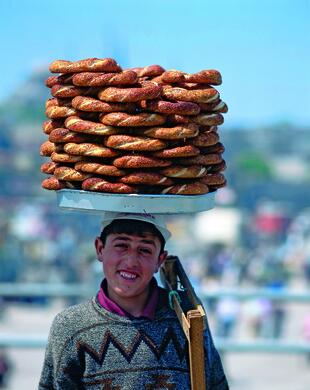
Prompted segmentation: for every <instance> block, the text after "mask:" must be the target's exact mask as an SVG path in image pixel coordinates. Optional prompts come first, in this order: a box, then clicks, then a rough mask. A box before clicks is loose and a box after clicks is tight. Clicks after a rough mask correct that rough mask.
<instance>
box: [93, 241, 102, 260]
mask: <svg viewBox="0 0 310 390" xmlns="http://www.w3.org/2000/svg"><path fill="white" fill-rule="evenodd" d="M95 248H96V253H97V259H98V261H100V262H102V261H103V249H104V245H103V243H102V241H101V239H100V238H99V237H97V238H96V240H95Z"/></svg>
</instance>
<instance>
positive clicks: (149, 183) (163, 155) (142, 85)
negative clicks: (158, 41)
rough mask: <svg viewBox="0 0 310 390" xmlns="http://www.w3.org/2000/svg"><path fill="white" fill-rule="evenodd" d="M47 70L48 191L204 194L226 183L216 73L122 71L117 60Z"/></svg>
mask: <svg viewBox="0 0 310 390" xmlns="http://www.w3.org/2000/svg"><path fill="white" fill-rule="evenodd" d="M50 71H51V72H52V73H53V74H54V75H51V76H50V77H48V79H47V80H46V86H47V87H48V88H50V91H51V98H50V99H48V100H47V102H46V105H45V109H46V111H45V112H46V116H47V118H48V119H47V120H46V121H45V122H44V123H43V126H42V128H43V132H44V133H45V134H46V135H47V140H46V141H45V142H43V144H42V145H41V148H40V154H41V156H44V157H47V158H49V161H47V162H44V163H43V164H42V165H41V172H43V173H45V174H46V175H48V177H47V178H46V179H44V180H43V182H42V187H43V188H45V189H48V190H59V189H63V188H70V189H83V190H87V191H95V192H107V193H124V194H130V193H137V194H171V195H199V194H206V193H208V192H210V191H214V190H217V189H218V188H220V187H223V186H224V185H225V184H226V179H225V177H224V175H223V171H224V170H225V168H226V164H225V161H224V159H223V158H222V154H223V153H224V150H225V149H224V146H223V144H222V143H221V140H220V134H219V131H218V127H219V126H220V125H221V124H222V123H223V121H224V118H223V114H224V113H226V112H227V110H228V109H227V105H226V104H225V103H224V102H223V101H222V100H221V99H220V95H219V92H218V91H217V90H216V89H215V87H214V86H217V85H220V84H221V82H222V79H221V75H220V73H219V72H218V71H216V70H203V71H200V72H197V73H192V74H188V73H185V72H182V71H178V70H168V71H166V70H165V69H163V68H162V67H161V66H159V65H151V66H145V67H140V68H131V69H124V70H123V69H122V68H121V66H120V65H119V64H117V62H116V61H115V60H114V59H112V58H104V59H98V58H88V59H85V60H80V61H73V62H71V61H65V60H56V61H54V62H53V63H52V64H51V65H50ZM55 74H57V75H55Z"/></svg>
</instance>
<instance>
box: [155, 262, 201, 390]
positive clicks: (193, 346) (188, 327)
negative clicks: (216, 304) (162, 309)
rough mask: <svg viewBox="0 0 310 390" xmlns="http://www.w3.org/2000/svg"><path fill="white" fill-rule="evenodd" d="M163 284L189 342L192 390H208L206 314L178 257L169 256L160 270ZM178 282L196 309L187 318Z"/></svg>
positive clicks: (188, 313) (190, 311)
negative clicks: (178, 290) (205, 349)
mask: <svg viewBox="0 0 310 390" xmlns="http://www.w3.org/2000/svg"><path fill="white" fill-rule="evenodd" d="M160 274H161V279H162V282H163V283H164V284H165V286H166V288H168V290H169V292H170V294H171V293H172V295H170V296H171V297H172V298H171V301H172V306H173V308H174V310H175V312H176V315H177V317H178V319H179V322H180V324H181V326H182V329H183V331H184V334H185V336H186V338H187V340H188V350H189V363H190V377H191V388H192V390H202V389H206V380H205V365H204V364H205V363H204V339H203V338H204V337H203V331H204V326H205V321H204V319H205V312H204V309H203V306H202V303H201V301H200V300H199V298H198V297H197V295H196V293H195V290H194V289H193V287H192V285H191V283H190V281H189V279H188V277H187V275H186V273H185V271H184V269H183V267H182V264H181V262H180V260H179V259H178V257H176V256H169V257H168V258H167V260H166V261H165V263H164V265H163V266H162V267H161V270H160ZM178 280H179V281H180V283H181V284H182V286H183V287H184V288H185V291H186V293H187V295H188V298H189V300H190V302H191V303H192V305H193V307H194V309H193V310H189V311H188V312H187V314H186V316H185V314H184V312H183V309H182V307H181V304H180V301H179V299H178V296H177V293H176V290H177V287H178Z"/></svg>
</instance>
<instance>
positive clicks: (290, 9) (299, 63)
mask: <svg viewBox="0 0 310 390" xmlns="http://www.w3.org/2000/svg"><path fill="white" fill-rule="evenodd" d="M0 15H1V24H0V36H1V51H2V54H3V55H2V60H1V61H0V71H1V75H2V80H1V88H0V101H1V100H2V101H3V100H4V99H5V98H6V97H7V96H9V95H10V93H12V92H13V91H14V89H15V88H17V87H18V86H19V85H20V84H21V83H22V82H23V81H24V80H25V79H26V78H27V77H28V76H29V74H30V73H31V72H32V70H33V69H37V68H42V67H46V68H47V66H48V64H49V63H50V62H51V61H53V60H54V59H68V60H77V59H81V58H87V57H114V58H115V59H116V60H117V61H118V62H119V63H120V64H121V66H123V67H129V66H143V65H149V64H154V63H158V64H160V65H162V66H163V67H165V68H167V69H171V68H177V69H180V70H183V71H186V72H195V71H199V70H201V69H211V68H213V69H218V70H220V71H221V73H222V76H223V84H222V86H221V87H219V90H220V92H221V96H222V99H223V100H224V101H226V102H227V104H228V106H229V108H230V111H229V113H228V114H226V126H228V125H231V126H257V125H268V124H273V123H277V122H282V121H283V122H285V121H286V122H291V123H297V124H299V125H307V124H308V123H309V119H310V109H309V106H310V92H309V87H310V54H309V47H310V27H309V20H310V18H309V17H310V2H309V1H308V0H269V1H268V0H217V1H208V0H207V1H202V0H196V1H195V0H191V1H183V0H178V1H177V0H157V1H147V0H145V1H138V0H136V1H135V0H133V1H126V0H124V1H105V0H92V1H90V2H86V1H85V0H84V1H79V0H75V1H72V0H67V1H65V0H62V1H60V0H53V1H49V2H47V1H42V0H41V1H39V0H19V1H17V0H15V1H14V0H11V1H10V2H8V1H1V2H0Z"/></svg>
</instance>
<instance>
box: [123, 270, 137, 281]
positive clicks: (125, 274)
mask: <svg viewBox="0 0 310 390" xmlns="http://www.w3.org/2000/svg"><path fill="white" fill-rule="evenodd" d="M120 275H121V276H122V277H123V278H126V279H136V277H137V275H133V274H130V273H127V272H123V271H122V272H120Z"/></svg>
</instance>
